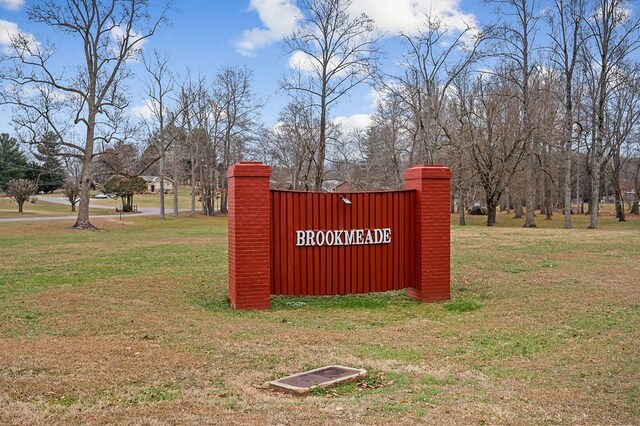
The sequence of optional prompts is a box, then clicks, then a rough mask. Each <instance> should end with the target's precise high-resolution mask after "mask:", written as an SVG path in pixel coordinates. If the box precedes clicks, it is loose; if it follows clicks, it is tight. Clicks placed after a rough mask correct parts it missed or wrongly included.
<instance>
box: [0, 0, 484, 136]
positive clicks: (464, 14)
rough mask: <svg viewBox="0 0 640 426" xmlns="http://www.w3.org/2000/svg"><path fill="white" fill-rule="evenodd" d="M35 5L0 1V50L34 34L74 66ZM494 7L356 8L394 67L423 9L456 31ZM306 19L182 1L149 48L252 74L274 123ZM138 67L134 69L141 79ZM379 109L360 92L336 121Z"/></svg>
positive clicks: (272, 3)
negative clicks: (35, 14) (17, 35)
mask: <svg viewBox="0 0 640 426" xmlns="http://www.w3.org/2000/svg"><path fill="white" fill-rule="evenodd" d="M32 1H37V0H0V49H5V48H6V44H7V39H8V37H7V33H10V32H12V31H13V32H15V31H20V32H27V33H30V34H32V35H33V36H34V37H35V38H36V39H37V40H38V41H40V40H43V41H44V40H50V41H52V42H54V43H55V44H56V45H57V46H58V47H59V52H58V53H59V54H60V56H61V58H60V61H61V62H65V63H67V64H70V63H74V62H76V61H77V59H80V55H81V54H80V53H79V51H78V47H79V46H78V45H77V44H74V43H73V42H70V41H69V39H68V38H65V37H64V36H62V35H60V34H58V33H55V32H52V31H50V30H49V29H48V28H46V27H44V26H40V25H33V24H30V23H29V22H28V20H27V18H26V13H25V9H26V7H27V5H28V4H29V3H30V2H32ZM152 3H154V1H153V0H152ZM156 3H160V2H156ZM490 8H492V7H491V6H485V5H483V4H482V2H481V1H473V0H471V1H463V0H353V4H352V9H353V11H354V13H358V12H365V13H367V14H368V15H369V16H370V17H371V18H373V19H374V20H375V21H376V23H377V25H378V26H379V27H380V30H382V31H384V32H386V33H387V34H389V36H388V37H386V38H385V40H384V46H383V49H384V50H385V52H386V59H385V61H386V66H387V67H393V64H394V63H395V62H396V61H397V58H398V57H399V54H400V52H399V49H398V45H397V43H396V42H395V41H394V40H393V38H392V37H391V35H393V34H396V33H397V32H398V31H401V30H404V31H411V30H412V29H413V28H414V27H415V25H416V22H417V19H419V17H420V16H421V15H422V13H423V11H425V10H429V9H430V10H432V11H433V12H435V13H436V14H438V15H439V16H441V17H444V19H445V21H446V22H448V23H449V25H451V26H454V27H455V26H457V25H460V23H461V22H462V21H463V20H466V21H471V22H475V23H478V24H481V23H484V21H485V20H486V19H491V15H490V13H487V12H489V9H490ZM299 13H300V11H299V10H298V5H297V3H296V0H177V1H176V2H175V7H174V10H172V11H171V12H170V15H169V18H170V20H171V21H172V25H171V26H168V27H166V26H165V27H163V28H161V29H160V31H159V32H158V34H157V35H156V36H154V37H153V38H152V39H151V40H150V41H149V42H148V43H146V44H145V46H144V47H145V49H157V50H159V51H160V52H166V53H167V55H168V56H169V58H170V61H171V69H172V70H173V71H174V72H176V73H178V74H181V75H185V74H186V72H185V70H186V69H187V67H188V68H189V69H190V70H191V72H192V74H202V75H205V76H207V77H211V78H212V77H213V76H214V75H215V73H216V71H217V70H218V69H219V68H220V67H221V66H223V65H237V66H244V65H246V66H247V67H249V68H251V69H252V70H253V72H254V85H253V87H254V90H255V91H256V92H257V93H258V95H259V96H260V97H261V98H263V99H267V100H268V103H267V107H266V108H265V109H264V111H263V114H262V116H263V120H264V122H265V124H267V125H273V124H274V123H275V121H276V120H277V116H278V112H279V111H280V109H281V108H282V107H283V106H284V105H285V104H286V95H285V94H283V93H279V91H278V82H279V80H280V79H281V76H282V75H283V73H284V72H286V71H287V69H288V68H289V57H288V56H287V55H285V53H284V52H283V48H282V42H281V40H282V37H283V36H284V35H286V34H287V33H289V32H290V31H291V29H293V28H295V25H296V22H297V21H296V17H298V16H299ZM138 68H139V67H136V66H135V65H134V70H135V71H136V72H138V77H139V78H142V77H143V73H142V71H141V70H139V69H138ZM129 86H130V88H131V92H132V96H133V97H132V102H131V103H132V106H133V107H138V108H140V107H143V105H144V95H143V93H142V90H141V88H140V86H141V85H140V83H139V81H136V80H132V81H130V83H129ZM372 111H373V101H372V96H371V89H370V88H368V87H367V86H361V87H359V88H357V89H356V90H354V91H353V92H351V94H350V96H348V97H347V98H345V99H343V100H342V101H341V103H340V104H339V105H338V107H337V108H336V110H335V111H333V116H334V117H337V116H340V117H342V120H343V122H346V123H351V125H354V123H361V124H363V123H366V116H367V115H368V114H369V113H371V112H372ZM0 132H9V133H12V134H13V126H12V125H11V123H10V111H9V110H8V109H7V108H5V107H0Z"/></svg>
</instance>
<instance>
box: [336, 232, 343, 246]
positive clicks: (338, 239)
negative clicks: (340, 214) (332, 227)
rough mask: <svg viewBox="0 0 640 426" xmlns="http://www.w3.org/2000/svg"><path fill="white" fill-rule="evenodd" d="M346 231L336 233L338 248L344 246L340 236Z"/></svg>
mask: <svg viewBox="0 0 640 426" xmlns="http://www.w3.org/2000/svg"><path fill="white" fill-rule="evenodd" d="M343 232H344V231H335V245H337V246H341V245H343V244H342V240H341V239H340V234H342V233H343Z"/></svg>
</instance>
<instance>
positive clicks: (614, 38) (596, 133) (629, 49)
mask: <svg viewBox="0 0 640 426" xmlns="http://www.w3.org/2000/svg"><path fill="white" fill-rule="evenodd" d="M628 4H629V2H628V1H627V0H597V1H595V2H594V5H593V6H594V7H593V10H592V11H591V13H590V15H589V16H588V17H587V18H586V19H585V21H584V22H585V27H586V29H587V30H588V36H589V39H588V43H587V44H585V49H584V55H585V60H584V66H583V68H584V69H585V70H586V75H587V79H588V80H589V85H590V101H591V108H590V109H591V111H590V114H591V120H592V131H591V137H590V138H588V139H587V142H588V146H587V149H588V150H589V153H588V155H589V159H588V171H589V174H590V180H591V194H590V197H589V213H590V218H589V228H590V229H595V228H597V227H598V211H599V204H600V185H601V179H602V174H603V169H604V165H605V163H606V161H607V159H608V158H609V155H610V152H611V137H610V132H609V130H610V129H608V128H607V123H606V122H607V105H608V103H609V102H610V100H611V95H612V94H613V93H614V91H615V89H616V88H617V86H618V85H619V84H620V83H621V82H622V81H623V80H622V79H620V78H619V75H618V71H619V69H620V67H622V66H623V64H624V61H625V60H626V59H627V58H629V55H631V54H632V53H633V52H634V51H636V50H637V49H638V48H639V47H640V17H637V16H636V17H634V16H632V15H630V13H629V9H628V8H627V5H628Z"/></svg>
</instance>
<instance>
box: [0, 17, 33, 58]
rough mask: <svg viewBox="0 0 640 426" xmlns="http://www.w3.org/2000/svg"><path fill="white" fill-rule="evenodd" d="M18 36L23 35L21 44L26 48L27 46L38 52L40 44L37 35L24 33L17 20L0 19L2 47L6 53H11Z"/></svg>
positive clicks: (0, 43) (0, 42)
mask: <svg viewBox="0 0 640 426" xmlns="http://www.w3.org/2000/svg"><path fill="white" fill-rule="evenodd" d="M18 37H21V39H20V40H19V44H20V45H21V46H22V47H23V48H24V47H27V46H28V48H29V50H31V52H36V51H37V50H38V48H39V46H40V44H39V43H38V42H37V41H36V39H35V37H34V36H33V35H31V34H29V33H22V32H20V29H19V28H18V24H16V23H15V22H9V21H5V20H3V19H0V48H2V50H4V52H6V53H11V51H12V50H13V49H12V48H11V45H12V43H13V42H14V40H16V39H17V38H18Z"/></svg>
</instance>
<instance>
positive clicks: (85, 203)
mask: <svg viewBox="0 0 640 426" xmlns="http://www.w3.org/2000/svg"><path fill="white" fill-rule="evenodd" d="M89 111H90V113H89V118H88V121H87V136H86V141H85V151H84V152H85V153H84V156H83V157H82V178H81V180H80V185H81V189H80V202H79V204H78V219H77V220H76V223H75V225H73V226H72V228H74V229H95V227H94V226H93V225H92V224H91V222H89V191H91V160H93V143H94V141H93V137H94V133H95V130H94V129H95V122H96V116H95V113H91V111H92V110H91V108H90V109H89Z"/></svg>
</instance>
